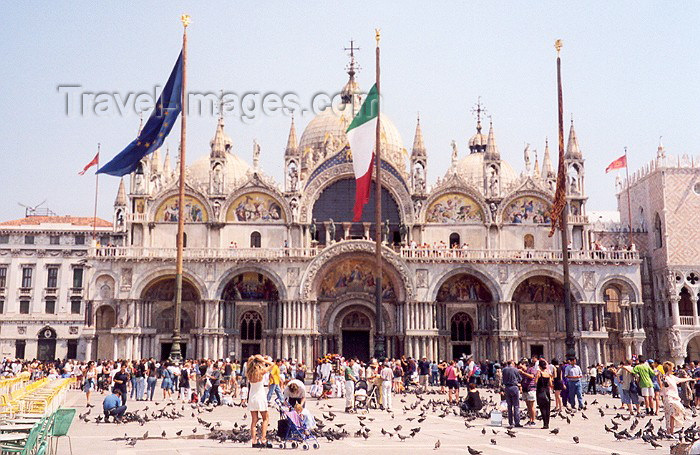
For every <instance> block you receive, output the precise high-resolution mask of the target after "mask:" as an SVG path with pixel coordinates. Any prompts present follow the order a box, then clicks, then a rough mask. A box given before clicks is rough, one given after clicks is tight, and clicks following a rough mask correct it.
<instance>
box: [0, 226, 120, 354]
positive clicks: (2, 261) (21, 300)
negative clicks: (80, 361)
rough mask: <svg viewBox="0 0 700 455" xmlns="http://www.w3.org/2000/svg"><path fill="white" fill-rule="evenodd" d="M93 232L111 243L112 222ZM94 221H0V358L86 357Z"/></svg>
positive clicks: (98, 227)
mask: <svg viewBox="0 0 700 455" xmlns="http://www.w3.org/2000/svg"><path fill="white" fill-rule="evenodd" d="M95 224H96V228H95V229H94V232H96V233H97V235H98V236H100V237H103V238H104V239H103V240H104V242H105V243H109V242H110V234H111V232H112V230H113V229H112V223H110V222H108V221H105V220H101V219H99V218H98V219H97V220H96V223H95ZM92 235H93V218H91V217H90V218H88V217H73V216H27V217H25V218H22V219H19V220H13V221H6V222H2V223H0V356H2V357H5V356H7V357H21V358H27V359H32V358H38V359H41V360H47V359H54V358H84V357H85V343H84V338H82V331H83V327H84V326H85V301H84V300H85V296H86V295H87V294H88V291H89V289H87V288H88V286H89V276H88V268H89V264H87V255H88V248H89V246H90V243H91V240H92Z"/></svg>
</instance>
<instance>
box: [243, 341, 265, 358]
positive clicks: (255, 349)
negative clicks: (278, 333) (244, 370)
mask: <svg viewBox="0 0 700 455" xmlns="http://www.w3.org/2000/svg"><path fill="white" fill-rule="evenodd" d="M255 354H261V352H260V343H243V344H242V345H241V361H243V362H245V361H247V360H248V357H250V356H251V355H255Z"/></svg>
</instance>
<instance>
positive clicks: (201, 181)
mask: <svg viewBox="0 0 700 455" xmlns="http://www.w3.org/2000/svg"><path fill="white" fill-rule="evenodd" d="M223 162H224V168H223V174H224V176H225V178H226V180H225V181H226V182H227V185H230V184H234V185H236V184H240V183H243V182H245V181H246V180H247V178H248V171H249V170H250V165H248V163H246V162H245V161H243V159H241V158H240V157H239V156H238V155H234V154H233V153H227V154H226V159H225V160H223ZM210 167H211V161H210V159H209V156H202V157H200V158H198V159H197V160H196V161H195V162H194V163H192V164H190V165H189V166H187V173H186V174H185V175H187V178H188V180H189V181H190V183H192V184H195V185H203V186H204V187H205V188H206V187H208V186H209V172H210V169H209V168H210Z"/></svg>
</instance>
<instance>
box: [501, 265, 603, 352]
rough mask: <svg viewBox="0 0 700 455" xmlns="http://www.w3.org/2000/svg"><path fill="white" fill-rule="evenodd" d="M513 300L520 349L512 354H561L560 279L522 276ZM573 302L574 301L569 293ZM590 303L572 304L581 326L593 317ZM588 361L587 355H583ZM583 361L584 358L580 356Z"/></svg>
mask: <svg viewBox="0 0 700 455" xmlns="http://www.w3.org/2000/svg"><path fill="white" fill-rule="evenodd" d="M511 300H512V301H513V302H516V305H517V311H516V318H515V321H514V329H515V330H518V332H519V335H520V339H519V341H520V344H519V350H518V351H519V352H516V353H513V356H514V357H521V356H526V357H529V356H533V355H536V356H543V357H546V358H550V357H559V358H563V357H564V354H565V352H564V351H565V349H564V342H563V341H564V324H565V321H564V310H563V303H564V288H563V287H562V284H561V282H559V280H557V279H555V278H552V277H549V276H543V275H536V276H532V277H529V278H526V279H524V280H523V281H522V282H521V283H520V284H518V286H517V287H516V288H515V291H514V292H513V297H512V299H511ZM571 301H572V303H573V302H575V300H574V296H573V295H571ZM594 308H595V307H593V306H591V305H589V306H586V307H577V306H574V307H573V310H574V311H579V315H578V316H579V317H577V318H575V319H578V322H579V324H580V326H579V328H578V329H577V330H581V328H580V327H587V326H588V322H589V321H590V322H592V321H593V318H596V321H597V324H598V327H600V321H598V319H597V316H596V315H595V314H594V311H593V310H594ZM585 360H586V361H588V359H585ZM582 361H583V360H582Z"/></svg>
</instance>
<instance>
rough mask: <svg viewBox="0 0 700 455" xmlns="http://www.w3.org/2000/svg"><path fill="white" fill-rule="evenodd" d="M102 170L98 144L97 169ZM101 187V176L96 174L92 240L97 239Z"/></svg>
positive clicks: (98, 145) (98, 144)
mask: <svg viewBox="0 0 700 455" xmlns="http://www.w3.org/2000/svg"><path fill="white" fill-rule="evenodd" d="M99 168H100V143H99V142H98V143H97V169H99ZM99 185H100V174H98V173H97V172H95V208H94V210H93V212H92V240H95V238H96V237H97V233H96V232H95V231H96V228H97V189H98V188H99Z"/></svg>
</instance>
